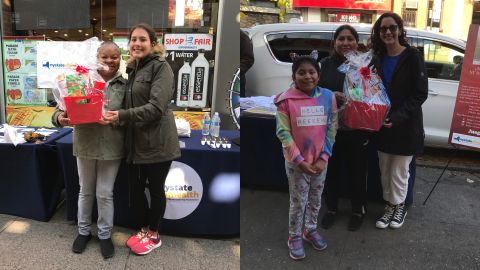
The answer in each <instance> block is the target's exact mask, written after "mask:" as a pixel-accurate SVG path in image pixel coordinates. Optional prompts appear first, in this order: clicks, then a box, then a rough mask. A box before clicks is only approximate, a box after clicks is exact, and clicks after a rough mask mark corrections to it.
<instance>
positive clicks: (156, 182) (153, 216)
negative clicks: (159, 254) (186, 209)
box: [128, 161, 172, 231]
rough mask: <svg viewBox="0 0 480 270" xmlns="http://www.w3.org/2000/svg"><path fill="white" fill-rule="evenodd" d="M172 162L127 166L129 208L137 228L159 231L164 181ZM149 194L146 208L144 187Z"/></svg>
mask: <svg viewBox="0 0 480 270" xmlns="http://www.w3.org/2000/svg"><path fill="white" fill-rule="evenodd" d="M171 164H172V161H166V162H161V163H153V164H132V165H130V166H129V177H128V178H129V186H130V207H131V208H132V209H133V212H134V215H135V220H136V222H137V227H138V228H143V227H149V229H150V230H152V231H160V230H161V225H162V222H161V221H162V218H163V214H164V213H165V206H166V203H167V199H166V197H165V188H164V185H165V179H166V178H167V175H168V171H169V170H170V165H171ZM147 180H148V190H149V192H150V207H148V201H147V197H146V195H145V187H146V186H147Z"/></svg>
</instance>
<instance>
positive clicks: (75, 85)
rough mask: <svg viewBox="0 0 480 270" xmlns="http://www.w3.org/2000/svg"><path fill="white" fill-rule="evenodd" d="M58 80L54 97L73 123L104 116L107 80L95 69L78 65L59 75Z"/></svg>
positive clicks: (96, 120) (94, 120)
mask: <svg viewBox="0 0 480 270" xmlns="http://www.w3.org/2000/svg"><path fill="white" fill-rule="evenodd" d="M56 81H57V86H58V87H57V89H55V91H54V92H53V93H54V97H55V99H56V101H57V103H58V104H59V108H60V109H61V110H64V111H66V112H67V115H68V118H70V123H71V124H73V125H76V124H86V123H95V122H98V121H99V120H100V119H101V118H102V109H103V107H104V105H105V104H104V92H103V90H104V88H105V81H104V80H103V79H102V78H101V77H100V75H99V74H98V73H97V72H96V71H95V70H90V69H87V68H85V67H82V66H77V67H76V69H75V70H72V71H69V72H65V73H64V74H60V75H59V76H57V78H56Z"/></svg>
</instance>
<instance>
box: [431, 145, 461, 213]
mask: <svg viewBox="0 0 480 270" xmlns="http://www.w3.org/2000/svg"><path fill="white" fill-rule="evenodd" d="M452 146H453V148H455V150H453V153H452V155H451V156H450V159H449V160H448V162H447V165H445V168H443V171H442V173H441V174H440V176H439V177H438V178H437V182H435V185H434V186H433V188H432V190H430V193H428V196H427V198H426V199H425V201H424V202H423V205H425V204H426V203H427V201H428V198H430V195H432V193H433V191H434V190H435V188H436V187H437V185H438V182H440V179H441V178H442V176H443V174H444V173H445V171H446V170H447V168H448V166H449V165H450V163H451V162H452V160H453V159H454V158H455V155H456V154H457V151H458V148H457V147H456V146H455V145H454V144H452Z"/></svg>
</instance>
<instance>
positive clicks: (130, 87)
mask: <svg viewBox="0 0 480 270" xmlns="http://www.w3.org/2000/svg"><path fill="white" fill-rule="evenodd" d="M127 73H128V82H127V91H126V96H125V109H123V110H120V111H119V120H120V122H121V123H123V124H125V126H126V134H125V136H126V137H125V142H126V146H125V147H126V149H125V150H126V151H127V153H126V154H127V155H126V156H127V158H126V160H127V162H128V163H136V164H148V163H159V162H164V161H170V160H174V159H177V158H179V157H180V146H179V142H178V134H177V127H176V126H175V119H174V117H173V113H172V111H171V110H170V109H169V108H168V105H169V104H170V101H171V100H172V98H173V94H174V87H175V86H174V83H173V81H174V77H173V72H172V69H171V68H170V65H169V64H168V63H167V62H166V61H165V59H162V58H160V57H159V56H158V55H155V54H151V55H149V56H147V57H145V58H143V59H142V60H141V61H140V63H139V64H138V66H136V62H132V63H131V64H130V65H128V66H127Z"/></svg>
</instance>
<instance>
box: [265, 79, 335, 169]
mask: <svg viewBox="0 0 480 270" xmlns="http://www.w3.org/2000/svg"><path fill="white" fill-rule="evenodd" d="M274 101H275V105H277V116H276V118H277V137H278V139H279V140H280V141H281V143H282V147H283V155H284V157H285V160H287V161H289V162H292V163H295V164H300V163H301V162H302V161H304V160H305V161H306V162H307V163H309V164H313V163H314V162H315V161H317V160H318V159H319V158H321V159H323V160H325V161H328V158H329V157H330V156H331V155H332V147H333V143H334V142H335V134H336V132H337V103H336V100H335V96H334V94H333V93H332V91H330V90H328V89H326V88H321V87H317V88H315V89H314V91H313V92H312V94H311V95H310V96H308V95H307V94H305V93H303V92H302V91H300V90H298V89H295V88H290V89H288V90H287V91H286V92H283V93H281V94H278V95H277V96H275V99H274Z"/></svg>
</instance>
